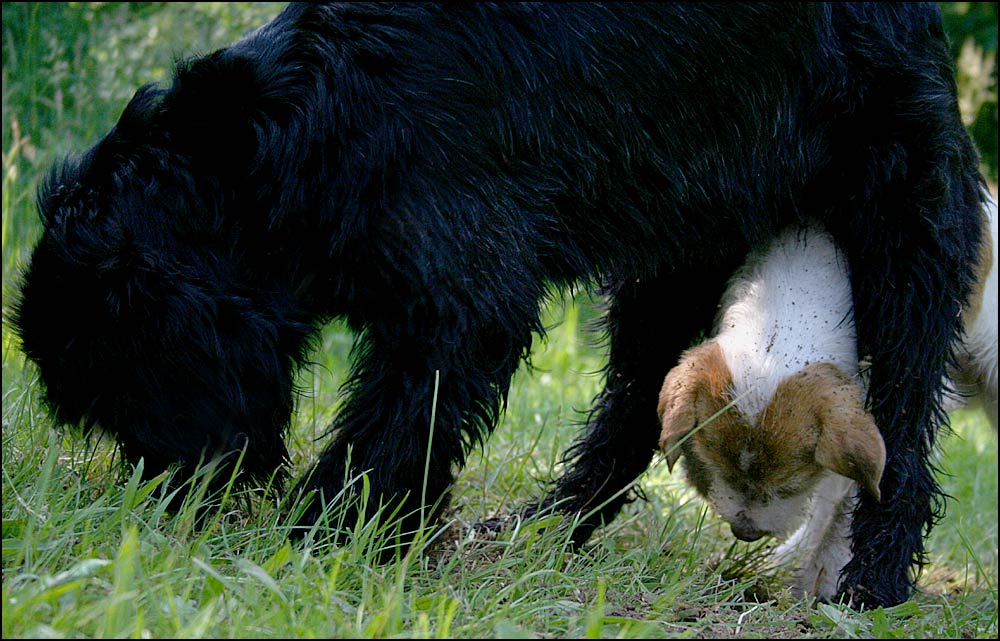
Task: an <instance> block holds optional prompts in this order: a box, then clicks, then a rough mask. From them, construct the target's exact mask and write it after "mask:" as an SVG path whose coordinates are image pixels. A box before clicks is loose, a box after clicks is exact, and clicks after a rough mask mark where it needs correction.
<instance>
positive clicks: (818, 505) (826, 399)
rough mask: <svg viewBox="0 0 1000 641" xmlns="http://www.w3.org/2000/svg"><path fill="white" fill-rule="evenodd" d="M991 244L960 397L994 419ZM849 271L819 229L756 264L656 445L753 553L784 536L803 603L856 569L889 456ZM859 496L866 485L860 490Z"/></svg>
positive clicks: (703, 350)
mask: <svg viewBox="0 0 1000 641" xmlns="http://www.w3.org/2000/svg"><path fill="white" fill-rule="evenodd" d="M986 216H987V217H988V219H989V220H988V221H984V222H986V223H987V224H986V229H987V230H989V231H990V234H989V238H990V239H991V241H990V242H987V243H984V248H983V251H982V253H981V256H982V259H981V269H980V272H979V273H980V281H979V287H978V288H977V291H976V296H975V300H974V301H972V302H971V304H970V305H968V306H967V309H966V312H965V323H966V328H967V338H966V343H965V347H966V354H965V357H964V358H963V360H962V361H961V371H959V372H956V373H955V379H956V381H957V382H958V383H959V385H957V387H958V389H959V391H960V392H961V394H962V396H956V397H955V398H954V399H953V400H954V401H955V402H956V403H957V402H958V400H959V399H964V398H965V397H967V396H975V397H977V398H979V399H981V400H982V401H983V404H984V406H985V408H986V410H987V414H990V413H991V412H992V414H991V415H990V420H991V421H992V422H993V425H994V426H995V425H996V415H997V283H996V278H997V276H996V271H997V270H996V265H995V263H994V261H993V260H992V256H993V254H995V243H996V238H997V227H996V218H997V216H996V203H995V202H994V201H992V200H991V201H990V205H989V208H988V211H987V212H986ZM855 345H856V340H855V333H854V322H853V314H852V304H851V288H850V275H849V272H848V267H847V263H846V261H845V260H844V258H843V257H842V256H841V255H840V254H839V252H838V251H837V248H836V246H835V245H834V243H833V239H832V238H831V237H830V236H829V235H828V234H827V233H826V232H825V231H824V230H822V229H821V228H819V227H818V226H805V227H802V228H796V229H789V230H786V231H785V232H784V233H783V234H781V235H780V236H779V237H777V238H776V239H775V240H774V241H773V242H772V244H771V245H770V246H769V247H768V248H766V249H765V250H763V251H759V252H756V253H754V254H751V256H750V257H749V258H748V260H747V262H746V264H745V265H744V266H743V268H742V269H741V270H740V271H739V272H738V273H737V274H735V275H734V277H733V278H732V280H731V281H730V284H729V287H728V288H727V291H726V294H725V295H724V297H723V300H722V304H721V306H720V314H719V317H718V319H717V323H716V332H715V335H714V336H713V337H712V338H711V339H709V340H708V341H706V342H704V343H702V344H701V345H698V346H697V347H694V348H692V349H690V350H688V351H687V352H685V354H683V355H682V357H681V360H680V363H679V364H678V365H677V366H676V367H675V368H673V369H672V370H671V371H670V373H669V374H668V375H667V377H666V380H665V381H664V384H663V388H662V390H661V393H660V399H659V414H660V418H661V420H662V424H663V431H662V434H661V438H660V446H661V448H662V449H663V450H664V452H665V453H666V456H667V463H668V465H669V466H670V467H671V469H672V468H673V466H674V464H675V463H676V462H677V460H678V458H680V456H681V455H682V454H683V456H684V467H685V469H686V472H687V477H688V479H689V481H690V482H691V484H692V485H693V486H694V487H695V489H696V490H697V491H698V492H699V494H701V495H702V496H703V497H705V498H706V499H707V500H708V502H709V504H710V505H711V506H712V508H713V509H714V510H715V511H716V512H717V513H718V514H719V515H720V516H721V517H722V518H723V519H724V520H725V521H727V522H728V523H729V525H730V528H731V529H732V532H733V535H734V536H736V537H737V538H739V539H741V540H744V541H753V540H757V539H759V538H761V537H764V536H775V537H778V538H779V539H783V543H782V544H781V545H780V546H779V547H778V548H777V549H776V550H775V552H774V555H773V560H774V562H775V564H778V563H781V564H790V565H791V566H792V567H793V568H794V570H793V572H794V574H793V578H792V586H793V588H795V589H797V591H798V592H799V593H800V594H801V595H814V596H818V597H820V598H825V599H828V598H832V597H833V596H834V595H835V593H836V589H837V582H838V578H839V574H840V570H841V569H842V568H843V567H844V565H845V564H846V563H847V561H849V560H850V558H851V550H850V540H851V538H850V518H851V512H852V510H853V507H854V503H855V500H856V494H857V487H858V486H860V487H861V488H862V489H863V491H866V492H870V493H871V494H872V495H874V496H875V497H879V481H880V479H881V475H882V469H883V466H884V464H885V448H884V445H883V442H882V438H881V436H880V434H879V431H878V428H877V426H876V425H875V422H874V420H873V418H872V417H871V416H870V415H869V414H868V413H867V412H866V411H865V408H864V398H865V392H866V390H865V385H864V381H863V379H862V377H861V374H860V373H859V366H858V355H857V352H856V346H855ZM856 484H857V485H856Z"/></svg>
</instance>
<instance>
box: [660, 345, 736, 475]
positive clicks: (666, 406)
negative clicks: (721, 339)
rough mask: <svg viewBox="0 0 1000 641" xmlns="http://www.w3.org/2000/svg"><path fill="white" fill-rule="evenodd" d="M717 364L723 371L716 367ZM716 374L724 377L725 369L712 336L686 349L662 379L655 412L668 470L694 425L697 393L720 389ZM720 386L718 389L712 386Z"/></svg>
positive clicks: (672, 466)
mask: <svg viewBox="0 0 1000 641" xmlns="http://www.w3.org/2000/svg"><path fill="white" fill-rule="evenodd" d="M720 367H721V368H722V369H723V370H724V372H720V371H719V368H720ZM720 378H725V379H726V380H728V379H729V369H728V367H726V365H725V360H724V359H723V356H722V351H721V349H720V348H719V345H718V343H716V342H715V341H714V340H713V341H707V342H705V343H702V344H701V345H699V346H697V347H694V348H692V349H689V350H688V351H686V352H685V353H684V354H683V355H681V360H680V362H679V363H678V364H677V366H676V367H674V368H673V369H672V370H670V372H669V373H668V374H667V377H666V379H664V381H663V387H662V388H661V389H660V402H659V404H658V406H657V413H658V414H659V416H660V422H661V426H662V428H661V431H660V449H661V450H663V452H664V453H665V454H666V455H667V467H668V468H669V469H670V470H671V471H673V469H674V465H675V464H676V463H677V459H679V458H680V456H681V448H680V445H681V442H682V441H683V440H684V439H685V438H686V437H687V436H688V434H690V433H691V430H693V429H694V428H695V427H696V426H697V425H698V420H699V416H698V405H699V396H700V395H703V394H711V393H713V392H714V391H718V392H719V393H722V389H721V388H724V387H725V385H723V384H722V383H721V382H720V381H717V380H716V379H720ZM720 386H721V388H720V389H719V390H715V389H714V388H716V387H720ZM701 418H702V419H704V418H706V417H701Z"/></svg>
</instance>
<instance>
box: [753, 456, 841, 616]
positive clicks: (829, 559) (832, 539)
mask: <svg viewBox="0 0 1000 641" xmlns="http://www.w3.org/2000/svg"><path fill="white" fill-rule="evenodd" d="M856 494H857V484H856V483H854V481H852V480H850V479H848V478H844V477H843V476H840V475H839V474H833V473H829V474H827V475H826V476H825V477H824V478H823V480H821V481H820V483H819V485H818V486H817V487H816V491H815V492H813V494H812V496H811V497H810V500H809V509H808V517H807V519H806V521H805V522H804V523H803V524H802V527H800V528H799V529H798V530H796V532H795V533H794V534H792V535H791V536H790V537H788V538H787V539H786V540H785V541H783V542H782V543H781V545H779V546H778V547H777V548H776V549H775V550H774V552H773V553H772V556H771V562H772V563H773V564H775V565H790V566H791V567H793V568H794V570H793V572H794V574H793V576H792V580H791V585H792V589H793V590H794V591H795V593H796V596H797V597H799V598H803V597H806V596H810V595H811V596H815V597H818V598H820V599H827V600H829V599H832V598H833V597H834V596H835V595H836V594H837V584H838V583H839V581H840V571H841V570H843V569H844V566H845V565H847V562H848V561H850V560H851V512H852V511H853V510H854V506H855V503H856V502H857V500H856Z"/></svg>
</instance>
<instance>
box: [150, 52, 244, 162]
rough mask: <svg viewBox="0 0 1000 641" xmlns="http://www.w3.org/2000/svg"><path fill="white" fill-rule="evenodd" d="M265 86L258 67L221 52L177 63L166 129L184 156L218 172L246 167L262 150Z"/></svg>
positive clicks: (167, 103)
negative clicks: (259, 121) (258, 124)
mask: <svg viewBox="0 0 1000 641" xmlns="http://www.w3.org/2000/svg"><path fill="white" fill-rule="evenodd" d="M260 97H261V87H260V82H259V79H258V78H257V75H256V72H255V71H254V66H253V64H252V63H250V62H249V61H247V60H246V59H244V58H241V57H239V56H236V55H233V54H232V53H229V52H223V51H218V52H216V53H213V54H210V55H208V56H204V57H200V58H192V59H189V60H184V61H181V62H179V63H178V64H177V69H176V73H175V76H174V82H173V85H172V86H171V88H170V90H169V92H168V95H167V98H166V100H165V103H164V118H165V123H166V125H167V126H166V128H167V129H168V130H169V131H170V132H171V136H172V141H173V142H174V143H175V144H176V146H177V148H178V150H179V151H181V152H182V153H185V154H186V155H188V156H189V158H190V159H191V160H192V161H193V162H196V163H201V164H203V165H206V166H207V168H209V169H212V170H219V169H225V168H231V167H232V166H233V164H234V163H240V162H246V161H247V160H248V159H250V158H252V155H253V153H254V152H255V151H256V137H255V131H254V124H253V123H254V115H255V114H256V112H257V110H258V109H259V106H260Z"/></svg>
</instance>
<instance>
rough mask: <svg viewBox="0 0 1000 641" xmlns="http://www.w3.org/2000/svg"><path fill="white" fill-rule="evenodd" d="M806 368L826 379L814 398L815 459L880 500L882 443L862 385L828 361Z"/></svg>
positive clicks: (883, 448) (883, 459)
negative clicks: (816, 421) (817, 424)
mask: <svg viewBox="0 0 1000 641" xmlns="http://www.w3.org/2000/svg"><path fill="white" fill-rule="evenodd" d="M809 368H816V374H817V376H819V377H820V378H825V379H826V380H827V384H825V385H822V386H821V388H820V389H819V390H818V391H817V394H816V397H815V400H816V403H817V404H818V408H817V414H818V417H819V421H820V434H819V441H818V442H817V444H816V462H817V463H819V464H820V465H822V466H823V467H825V468H827V469H829V470H832V471H834V472H836V473H837V474H840V475H841V476H846V477H847V478H849V479H853V480H854V481H856V482H857V483H858V485H860V486H861V487H862V488H864V490H865V491H866V492H868V493H869V494H871V495H872V496H874V497H875V498H876V499H878V500H881V499H882V494H881V492H880V491H879V483H880V482H881V480H882V471H883V470H884V469H885V443H883V441H882V435H881V434H880V433H879V431H878V426H877V425H876V424H875V419H874V418H872V415H871V414H869V413H868V412H866V411H865V408H864V404H863V400H862V394H863V393H862V391H861V388H860V387H859V386H858V385H857V384H856V383H854V382H852V381H851V380H850V379H848V378H847V376H845V375H844V374H843V373H842V372H840V370H838V369H836V368H835V367H834V366H833V365H831V364H829V363H816V364H815V365H810V366H809ZM826 368H829V369H826Z"/></svg>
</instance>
